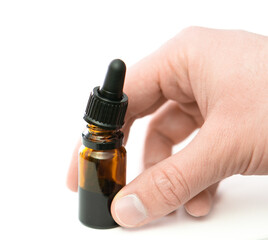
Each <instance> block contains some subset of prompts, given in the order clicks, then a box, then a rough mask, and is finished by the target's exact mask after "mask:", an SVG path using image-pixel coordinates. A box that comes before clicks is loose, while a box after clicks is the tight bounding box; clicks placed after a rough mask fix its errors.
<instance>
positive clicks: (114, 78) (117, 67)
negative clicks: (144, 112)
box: [100, 59, 126, 101]
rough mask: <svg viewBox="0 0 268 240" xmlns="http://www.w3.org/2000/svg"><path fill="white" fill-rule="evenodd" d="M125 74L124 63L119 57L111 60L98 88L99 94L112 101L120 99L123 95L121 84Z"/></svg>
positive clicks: (122, 84)
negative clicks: (100, 86) (102, 81)
mask: <svg viewBox="0 0 268 240" xmlns="http://www.w3.org/2000/svg"><path fill="white" fill-rule="evenodd" d="M125 74H126V65H125V63H124V62H123V61H122V60H120V59H115V60H113V61H112V62H111V63H110V65H109V67H108V71H107V74H106V77H105V80H104V83H103V86H102V88H101V89H100V95H101V96H102V97H104V98H107V99H109V100H114V101H120V100H121V99H122V96H123V86H124V80H125Z"/></svg>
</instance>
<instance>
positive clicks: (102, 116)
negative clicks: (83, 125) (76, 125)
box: [84, 59, 128, 130]
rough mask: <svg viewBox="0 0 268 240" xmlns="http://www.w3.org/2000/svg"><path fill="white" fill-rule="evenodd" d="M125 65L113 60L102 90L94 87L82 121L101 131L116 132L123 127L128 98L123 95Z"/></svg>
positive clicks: (120, 61)
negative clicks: (101, 129)
mask: <svg viewBox="0 0 268 240" xmlns="http://www.w3.org/2000/svg"><path fill="white" fill-rule="evenodd" d="M125 73H126V65H125V63H124V62H123V61H122V60H120V59H115V60H113V61H112V62H111V63H110V65H109V68H108V72H107V74H106V78H105V81H104V84H103V86H102V88H101V89H100V88H99V87H95V88H94V89H93V91H92V93H91V94H90V97H89V100H88V103H87V107H86V111H85V115H84V120H85V121H86V122H87V123H90V124H94V125H96V126H98V127H100V128H103V129H111V130H116V129H120V128H121V127H122V126H123V125H124V118H125V114H126V110H127V105H128V97H127V95H126V94H124V93H123V86H124V80H125Z"/></svg>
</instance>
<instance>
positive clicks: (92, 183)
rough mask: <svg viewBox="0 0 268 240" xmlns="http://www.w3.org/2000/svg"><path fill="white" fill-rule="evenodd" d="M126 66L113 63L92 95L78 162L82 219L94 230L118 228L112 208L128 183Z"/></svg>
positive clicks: (80, 216) (86, 114) (117, 61)
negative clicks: (112, 203)
mask: <svg viewBox="0 0 268 240" xmlns="http://www.w3.org/2000/svg"><path fill="white" fill-rule="evenodd" d="M125 72H126V66H125V64H124V62H123V61H122V60H120V59H115V60H113V61H112V62H111V64H110V65H109V68H108V72H107V75H106V78H105V80H104V84H103V86H102V88H100V87H95V88H94V89H93V91H92V93H91V94H90V97H89V100H88V104H87V107H86V111H85V115H84V120H85V121H86V122H87V123H88V125H87V129H86V131H85V132H84V133H83V134H82V143H83V145H82V146H81V148H80V151H79V161H78V164H79V166H78V172H79V174H78V175H79V176H78V195H79V219H80V221H81V222H82V223H83V224H84V225H86V226H88V227H93V228H102V229H104V228H112V227H116V226H118V225H117V224H116V222H115V221H114V220H113V218H112V215H111V212H110V207H111V202H112V200H113V198H114V196H115V195H116V193H117V192H118V191H119V190H120V189H121V188H122V187H123V186H124V185H125V184H126V150H125V148H124V146H123V145H122V143H123V133H122V132H121V131H120V129H121V127H122V126H123V124H124V117H125V113H126V110H127V104H128V98H127V95H126V94H125V93H123V86H124V79H125Z"/></svg>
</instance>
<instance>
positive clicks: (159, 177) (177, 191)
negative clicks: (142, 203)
mask: <svg viewBox="0 0 268 240" xmlns="http://www.w3.org/2000/svg"><path fill="white" fill-rule="evenodd" d="M152 181H153V186H154V191H155V192H156V194H155V196H156V197H157V198H160V201H161V202H163V203H164V204H165V205H167V206H169V207H171V208H177V207H178V206H180V205H181V204H182V203H183V202H184V200H185V199H187V198H188V196H189V190H188V189H189V188H188V186H187V184H186V182H185V180H184V177H183V176H182V174H181V173H180V172H179V171H177V169H176V168H174V167H172V166H169V167H166V168H161V169H160V170H158V171H155V172H153V173H152ZM158 200H159V199H158Z"/></svg>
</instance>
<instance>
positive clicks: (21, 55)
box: [0, 0, 268, 239]
mask: <svg viewBox="0 0 268 240" xmlns="http://www.w3.org/2000/svg"><path fill="white" fill-rule="evenodd" d="M266 3H267V1H226V0H225V1H221V2H220V1H204V0H203V1H189V0H185V1H179V0H177V1H168V0H165V1H149V0H143V1H138V0H135V1H126V0H125V1H116V0H113V1H89V0H84V1H79V0H76V1H69V0H62V1H59V0H46V1H40V0H33V1H29V0H25V1H21V0H18V1H13V0H1V1H0V111H1V114H0V121H1V124H0V141H1V142H0V189H1V197H0V239H146V238H149V237H150V238H151V239H155V238H163V237H165V238H166V239H263V238H265V237H268V178H267V177H264V176H263V177H260V176H258V177H256V176H255V177H242V176H234V177H231V178H229V179H227V180H225V181H224V182H223V183H222V184H221V186H220V188H219V193H218V195H217V198H216V205H215V207H214V209H213V211H212V213H211V214H210V215H209V216H208V217H205V218H201V219H196V218H193V217H190V216H188V215H187V214H186V213H185V212H184V210H183V209H179V211H177V212H176V213H175V214H173V215H171V216H168V217H165V218H163V219H161V220H158V221H156V222H154V223H152V224H149V225H148V226H145V227H142V228H140V229H136V230H126V229H123V228H116V229H112V230H95V229H90V228H86V227H84V226H83V225H82V224H80V223H79V221H78V219H77V194H75V193H72V192H70V191H69V190H67V188H66V185H65V181H66V173H67V168H68V165H69V162H70V157H71V154H72V150H73V147H74V145H75V143H76V141H77V139H78V138H79V137H80V133H81V131H82V130H83V128H84V126H85V123H84V122H83V121H82V116H83V113H84V110H85V106H86V102H87V99H88V96H89V93H90V91H91V89H92V88H93V87H94V86H96V85H100V84H101V83H102V81H103V78H104V76H105V73H106V68H107V66H108V64H109V62H110V61H111V60H112V59H114V58H122V59H123V60H124V61H125V62H126V64H127V65H128V66H131V65H132V64H134V63H135V62H137V61H138V60H139V59H141V58H142V57H144V56H146V55H147V54H149V53H150V52H152V51H154V50H155V49H157V48H158V47H159V46H160V45H162V44H163V43H164V42H165V41H166V40H168V39H169V38H171V37H172V36H174V35H175V34H176V33H178V32H179V31H181V30H182V29H183V28H185V27H187V26H190V25H199V26H205V27H213V28H226V29H244V30H248V31H253V32H256V33H260V34H264V35H268V8H267V5H268V4H266ZM149 118H150V117H146V118H144V119H141V120H139V121H137V122H136V123H135V124H134V126H133V129H132V133H131V136H130V139H129V143H128V146H127V150H128V172H127V174H128V182H129V181H131V180H132V179H133V178H134V177H135V176H136V175H137V174H138V173H139V166H140V160H141V155H142V141H143V138H144V133H145V129H146V124H147V123H148V121H149ZM188 140H189V139H188ZM185 144H186V143H184V144H183V145H181V146H180V147H182V146H184V145H185ZM180 147H177V148H176V149H177V150H178V149H179V148H180Z"/></svg>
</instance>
